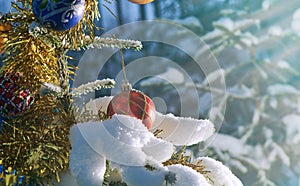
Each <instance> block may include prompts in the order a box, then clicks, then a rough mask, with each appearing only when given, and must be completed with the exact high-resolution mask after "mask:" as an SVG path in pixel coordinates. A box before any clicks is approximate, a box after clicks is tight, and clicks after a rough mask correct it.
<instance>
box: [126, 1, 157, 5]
mask: <svg viewBox="0 0 300 186" xmlns="http://www.w3.org/2000/svg"><path fill="white" fill-rule="evenodd" d="M128 1H130V2H132V3H135V4H141V5H142V4H148V3H151V2H152V1H154V0H128Z"/></svg>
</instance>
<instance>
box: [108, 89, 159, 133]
mask: <svg viewBox="0 0 300 186" xmlns="http://www.w3.org/2000/svg"><path fill="white" fill-rule="evenodd" d="M114 114H123V115H129V116H132V117H135V118H138V119H140V120H142V122H143V124H144V125H145V126H146V127H147V128H148V129H150V128H151V126H152V124H153V121H154V119H155V106H154V103H153V101H152V100H151V99H150V98H149V97H148V96H147V95H146V94H144V93H143V92H140V91H137V90H130V91H124V92H122V93H120V94H118V95H116V96H114V98H113V99H112V100H111V101H110V103H109V105H108V107H107V115H108V116H110V117H111V116H112V115H114Z"/></svg>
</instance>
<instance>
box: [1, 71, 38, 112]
mask: <svg viewBox="0 0 300 186" xmlns="http://www.w3.org/2000/svg"><path fill="white" fill-rule="evenodd" d="M21 78H22V76H21V75H20V74H19V73H16V74H10V73H7V74H4V75H2V76H0V113H1V114H6V115H15V114H19V113H22V112H24V111H25V110H27V109H28V108H29V107H30V105H31V104H32V103H33V97H31V94H30V91H29V90H28V89H25V90H19V87H18V83H19V82H20V80H21Z"/></svg>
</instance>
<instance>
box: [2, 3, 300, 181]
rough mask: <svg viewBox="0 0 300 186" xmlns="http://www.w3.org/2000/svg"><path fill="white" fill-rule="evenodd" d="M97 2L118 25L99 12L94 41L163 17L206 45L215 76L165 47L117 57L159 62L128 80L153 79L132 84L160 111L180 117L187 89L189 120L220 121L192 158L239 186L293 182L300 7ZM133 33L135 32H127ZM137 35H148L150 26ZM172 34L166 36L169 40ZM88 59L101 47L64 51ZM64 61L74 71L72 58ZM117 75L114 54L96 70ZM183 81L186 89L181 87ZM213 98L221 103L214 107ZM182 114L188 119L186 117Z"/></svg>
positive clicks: (299, 137) (299, 130)
mask: <svg viewBox="0 0 300 186" xmlns="http://www.w3.org/2000/svg"><path fill="white" fill-rule="evenodd" d="M100 2H101V3H103V4H105V5H106V6H108V7H109V8H110V9H111V10H112V11H113V12H114V13H115V14H116V15H117V16H118V18H115V17H114V16H112V15H111V13H110V12H109V11H107V10H106V9H105V8H104V7H103V6H100V12H101V15H102V19H101V20H100V21H99V22H98V23H97V24H98V25H99V26H100V27H103V28H104V30H102V31H99V33H98V34H99V35H101V34H104V33H107V32H109V31H110V30H111V29H112V28H115V27H117V26H119V25H122V24H125V23H132V22H134V21H138V20H143V19H147V20H153V19H164V20H169V21H172V22H175V23H177V24H180V25H182V26H185V28H188V29H189V30H191V31H192V32H194V33H195V34H196V35H197V36H199V37H200V38H201V39H202V40H204V41H205V42H206V43H207V45H208V46H209V47H210V49H211V51H210V52H213V54H214V56H215V57H216V61H217V62H218V64H219V65H220V69H219V70H218V71H212V72H211V73H210V74H205V73H204V72H203V69H202V68H201V66H200V67H199V66H198V64H197V63H196V62H195V61H194V60H193V59H192V58H191V57H190V56H189V55H188V54H187V53H185V52H184V51H183V50H182V49H180V48H176V47H174V46H170V45H166V44H164V43H158V42H144V43H143V45H144V50H142V51H140V52H134V51H124V53H125V61H126V64H127V65H129V64H130V63H132V64H136V63H135V62H136V60H138V61H139V60H141V59H143V58H145V57H147V58H148V59H151V60H156V61H157V63H156V64H155V65H147V68H145V65H141V66H140V67H139V66H136V68H135V70H134V71H130V73H128V77H129V79H135V78H136V77H142V76H140V73H145V72H146V71H147V73H149V74H153V75H152V76H153V77H143V78H141V79H138V81H136V83H135V84H134V87H135V88H137V89H140V90H142V91H143V92H145V93H147V94H148V95H149V96H150V97H151V98H153V100H154V102H155V104H156V106H157V109H158V111H160V112H162V113H163V114H165V113H169V112H172V113H174V115H177V116H181V113H182V110H181V104H183V103H186V102H193V101H194V99H191V98H190V97H189V96H184V97H180V93H181V92H185V94H187V95H190V94H192V93H193V92H190V90H191V86H193V88H195V87H196V90H197V101H198V102H199V108H198V109H199V113H197V115H196V116H193V117H198V118H201V119H207V118H209V119H211V120H212V121H213V122H214V123H222V126H220V128H218V131H217V132H218V133H219V134H218V135H215V136H214V137H213V139H212V140H210V141H209V143H208V144H205V143H200V144H198V145H193V146H191V147H190V148H189V150H191V151H192V152H193V153H194V155H195V156H199V157H200V156H205V155H208V156H209V157H213V158H214V159H217V160H219V161H221V162H222V163H223V164H225V165H226V166H228V167H229V168H230V170H232V172H233V173H234V174H235V175H237V177H239V178H240V179H241V180H242V182H243V183H244V185H279V186H285V185H293V186H294V185H295V186H296V185H299V174H300V163H299V161H298V160H299V156H300V151H299V147H298V146H299V143H300V127H299V123H300V106H299V105H300V99H299V94H300V91H299V88H300V73H299V71H300V65H299V59H300V56H299V50H300V49H299V46H300V45H299V42H300V36H299V33H300V28H299V25H300V10H298V8H299V7H300V3H299V2H298V1H297V0H292V1H280V0H258V1H249V0H241V1H237V0H215V1H197V0H184V1H183V0H182V1H181V0H178V1H172V0H163V1H160V0H156V1H155V3H151V4H148V5H145V6H138V5H134V4H131V3H129V2H127V1H118V2H115V1H113V3H112V4H108V3H106V2H105V1H100ZM8 8H9V2H8V1H6V0H1V1H0V11H1V12H4V13H5V12H7V11H8ZM141 30H142V28H133V29H132V33H138V32H139V31H141ZM165 31H166V33H167V32H168V30H165ZM143 32H146V33H147V34H149V35H150V36H154V35H155V34H156V33H155V30H151V29H149V30H148V31H145V30H143ZM176 34H177V35H176ZM180 34H182V33H170V35H171V36H174V37H175V35H176V37H180ZM124 37H126V34H124ZM129 39H134V38H129ZM182 39H183V40H184V38H182ZM184 42H186V43H185V45H186V46H193V44H194V41H190V40H185V41H184ZM85 52H86V53H85ZM195 52H197V53H199V55H200V56H201V55H204V54H205V53H206V52H207V51H205V50H204V49H203V48H199V49H197V51H195ZM87 53H88V54H92V55H91V56H92V57H91V58H92V60H96V59H98V58H97V55H99V50H93V51H80V52H76V53H75V52H70V54H71V55H73V56H75V57H77V59H81V57H82V56H83V55H85V54H87ZM93 56H94V58H93ZM149 56H158V57H160V58H149ZM162 58H164V59H162ZM71 62H72V63H73V64H78V63H79V60H74V61H71ZM97 62H98V63H104V62H103V61H97ZM87 68H88V67H87ZM120 70H121V66H120V59H119V57H118V54H115V55H113V56H112V57H111V58H110V59H109V60H108V62H107V63H105V65H103V67H102V68H101V71H100V73H99V74H98V79H103V78H115V77H116V76H117V75H118V74H119V72H120ZM222 76H223V77H225V80H226V81H225V83H226V90H225V91H224V90H218V89H211V87H209V86H207V83H206V82H207V80H208V79H209V81H210V82H215V81H219V80H220V77H222ZM174 77H176V78H174ZM188 78H190V79H191V80H192V84H189V83H186V79H188ZM166 79H167V80H168V81H166ZM171 80H172V81H171ZM193 90H194V89H193ZM218 91H221V95H222V97H217V99H214V100H212V95H213V94H218V93H219V92H218ZM110 94H113V92H110V91H107V90H105V91H98V92H97V93H96V96H104V95H110ZM184 112H185V113H187V114H188V113H194V110H192V109H191V110H188V109H185V110H184ZM207 147H209V148H207Z"/></svg>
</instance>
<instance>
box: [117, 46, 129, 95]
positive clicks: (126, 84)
mask: <svg viewBox="0 0 300 186" xmlns="http://www.w3.org/2000/svg"><path fill="white" fill-rule="evenodd" d="M119 51H120V57H121V64H122V72H123V77H124V80H123V82H122V91H123V92H125V91H130V90H131V89H132V87H131V84H130V83H129V82H128V80H127V76H126V70H125V61H124V54H123V51H122V49H119Z"/></svg>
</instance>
